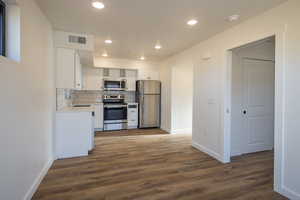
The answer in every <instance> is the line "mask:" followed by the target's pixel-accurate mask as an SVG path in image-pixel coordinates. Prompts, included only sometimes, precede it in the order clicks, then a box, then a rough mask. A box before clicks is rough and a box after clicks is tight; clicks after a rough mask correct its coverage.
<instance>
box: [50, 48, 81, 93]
mask: <svg viewBox="0 0 300 200" xmlns="http://www.w3.org/2000/svg"><path fill="white" fill-rule="evenodd" d="M56 88H63V89H81V88H82V67H81V64H80V58H79V55H78V54H77V52H76V50H74V49H67V48H56Z"/></svg>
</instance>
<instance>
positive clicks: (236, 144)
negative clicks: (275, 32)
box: [231, 38, 275, 156]
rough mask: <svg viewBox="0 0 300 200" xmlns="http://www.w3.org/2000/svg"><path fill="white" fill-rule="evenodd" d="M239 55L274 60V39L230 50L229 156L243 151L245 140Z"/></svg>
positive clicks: (241, 74)
mask: <svg viewBox="0 0 300 200" xmlns="http://www.w3.org/2000/svg"><path fill="white" fill-rule="evenodd" d="M241 57H246V58H254V59H263V60H271V61H275V40H273V38H270V39H269V40H267V41H259V42H257V43H253V44H250V45H246V46H243V47H241V48H237V49H234V50H233V51H232V86H231V93H232V97H231V120H232V121H231V156H235V155H240V154H241V153H243V151H242V150H243V149H244V148H243V145H244V142H243V141H245V134H244V132H245V130H244V127H245V126H244V125H243V124H244V119H245V118H244V116H243V114H242V110H243V109H244V107H243V103H244V101H243V94H244V88H243V85H244V84H243V81H244V80H243V77H244V76H243V66H242V64H241V62H240V58H241ZM273 98H274V97H273ZM270 105H271V104H270ZM272 106H273V104H272ZM272 143H274V141H272Z"/></svg>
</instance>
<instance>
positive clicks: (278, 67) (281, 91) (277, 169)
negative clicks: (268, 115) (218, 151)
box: [222, 26, 290, 195]
mask: <svg viewBox="0 0 300 200" xmlns="http://www.w3.org/2000/svg"><path fill="white" fill-rule="evenodd" d="M286 32H287V26H284V27H283V28H282V29H281V30H277V32H274V33H269V34H266V35H261V37H258V38H256V39H253V38H252V41H248V43H246V44H249V43H251V42H255V41H258V40H261V39H263V38H268V37H271V36H275V39H276V46H275V51H276V56H275V60H276V62H275V113H274V115H275V118H274V120H275V121H274V122H275V123H274V135H275V137H274V140H275V143H274V151H275V153H274V154H275V155H274V190H275V191H278V192H279V193H281V194H282V195H286V193H287V194H290V193H289V192H285V191H287V190H286V189H285V190H284V189H282V188H283V178H284V177H283V176H284V139H285V126H284V121H285V120H284V119H285V112H284V111H285V107H284V105H285V81H284V80H285V69H286V67H285V66H286V61H285V59H286V55H285V50H286V46H285V45H286V44H285V43H286ZM242 45H245V44H240V45H239V46H242ZM233 48H236V47H233ZM233 48H228V49H227V53H226V56H227V57H226V59H227V64H226V65H227V66H226V78H225V80H226V83H225V85H226V86H224V87H225V97H224V111H223V117H224V127H223V128H224V129H223V131H224V132H223V133H224V134H223V138H222V140H223V144H224V146H223V157H224V161H229V162H230V156H231V140H230V138H231V114H228V113H226V110H227V108H228V109H229V108H230V104H231V102H230V98H228V96H231V90H230V87H231V76H230V73H231V61H230V60H228V58H230V53H228V52H229V51H230V50H231V49H233ZM228 85H230V87H228ZM230 112H231V110H230Z"/></svg>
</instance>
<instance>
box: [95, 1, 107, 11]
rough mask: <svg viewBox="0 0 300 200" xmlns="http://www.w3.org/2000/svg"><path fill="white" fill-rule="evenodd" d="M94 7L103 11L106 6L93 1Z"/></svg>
mask: <svg viewBox="0 0 300 200" xmlns="http://www.w3.org/2000/svg"><path fill="white" fill-rule="evenodd" d="M92 6H93V7H94V8H97V9H103V8H104V7H105V5H104V4H103V3H102V2H100V1H93V2H92Z"/></svg>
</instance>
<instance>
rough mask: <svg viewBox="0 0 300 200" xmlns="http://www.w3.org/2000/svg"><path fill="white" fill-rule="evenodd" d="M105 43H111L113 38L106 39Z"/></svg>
mask: <svg viewBox="0 0 300 200" xmlns="http://www.w3.org/2000/svg"><path fill="white" fill-rule="evenodd" d="M104 42H105V44H111V43H112V40H109V39H108V40H104Z"/></svg>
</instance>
